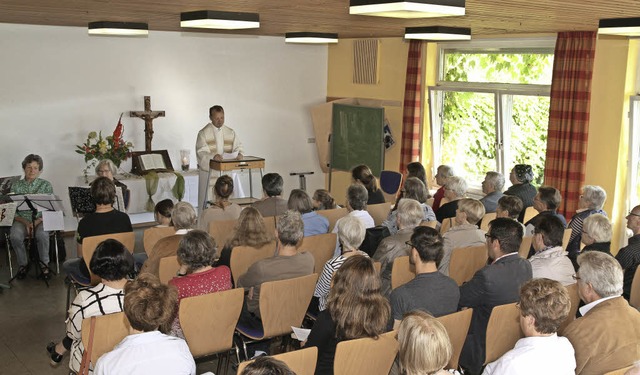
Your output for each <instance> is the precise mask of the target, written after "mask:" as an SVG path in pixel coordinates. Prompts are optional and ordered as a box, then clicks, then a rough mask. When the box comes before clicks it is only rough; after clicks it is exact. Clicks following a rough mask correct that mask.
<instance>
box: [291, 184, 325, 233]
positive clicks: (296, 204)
mask: <svg viewBox="0 0 640 375" xmlns="http://www.w3.org/2000/svg"><path fill="white" fill-rule="evenodd" d="M287 206H288V207H289V209H290V210H294V211H298V212H300V215H302V222H303V223H304V236H305V237H308V236H314V235H316V234H325V233H327V232H329V219H327V218H326V217H324V216H322V215H320V214H319V213H317V212H315V211H314V210H313V203H312V202H311V198H309V195H308V194H307V192H306V191H304V190H300V189H293V190H291V195H289V201H288V202H287Z"/></svg>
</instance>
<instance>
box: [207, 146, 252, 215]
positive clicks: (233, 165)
mask: <svg viewBox="0 0 640 375" xmlns="http://www.w3.org/2000/svg"><path fill="white" fill-rule="evenodd" d="M264 164H265V161H264V158H260V157H257V156H245V157H243V159H242V160H237V159H230V160H220V161H218V160H213V159H211V160H210V161H209V174H208V176H207V189H206V190H205V193H204V202H202V207H204V208H206V207H207V201H208V200H209V197H208V195H209V184H210V183H211V171H218V172H219V176H222V172H229V171H237V170H243V169H248V170H249V199H248V201H247V202H237V203H239V204H242V203H252V200H253V199H254V197H253V179H252V177H251V170H252V169H260V178H262V170H263V169H264ZM256 199H257V198H256ZM235 201H237V199H236V200H235Z"/></svg>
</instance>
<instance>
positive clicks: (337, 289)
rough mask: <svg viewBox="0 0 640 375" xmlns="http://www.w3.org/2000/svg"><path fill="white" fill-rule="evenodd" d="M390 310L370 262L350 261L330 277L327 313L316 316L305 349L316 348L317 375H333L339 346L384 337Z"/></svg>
mask: <svg viewBox="0 0 640 375" xmlns="http://www.w3.org/2000/svg"><path fill="white" fill-rule="evenodd" d="M390 311H391V309H390V307H389V301H387V299H386V298H384V296H382V294H381V293H380V277H379V276H378V272H376V270H375V268H374V267H373V262H372V261H371V259H369V258H367V257H364V256H361V255H355V256H352V257H349V259H347V260H346V261H345V262H344V263H343V264H342V266H341V267H340V269H338V271H336V273H335V275H334V277H333V286H332V287H331V291H330V292H329V300H328V301H327V309H326V310H324V311H323V312H321V313H320V314H319V315H318V319H317V320H316V323H315V324H314V326H313V329H311V333H310V334H309V338H308V340H307V342H306V343H305V345H304V346H307V347H310V346H316V347H317V348H318V361H317V363H316V371H315V373H316V375H324V374H333V360H334V357H335V354H336V346H337V345H338V342H340V341H345V340H352V339H359V338H363V337H371V338H377V337H378V336H379V335H380V334H382V333H384V331H385V328H386V326H387V322H388V321H389V316H390V313H391V312H390Z"/></svg>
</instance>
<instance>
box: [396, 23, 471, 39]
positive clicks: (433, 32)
mask: <svg viewBox="0 0 640 375" xmlns="http://www.w3.org/2000/svg"><path fill="white" fill-rule="evenodd" d="M404 38H405V39H421V40H471V29H469V28H467V27H447V26H427V27H407V28H406V29H405V31H404Z"/></svg>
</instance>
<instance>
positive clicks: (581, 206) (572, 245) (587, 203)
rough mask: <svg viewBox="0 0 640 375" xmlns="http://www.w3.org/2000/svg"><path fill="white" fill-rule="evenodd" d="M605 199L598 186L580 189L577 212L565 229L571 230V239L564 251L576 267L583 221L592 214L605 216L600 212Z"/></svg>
mask: <svg viewBox="0 0 640 375" xmlns="http://www.w3.org/2000/svg"><path fill="white" fill-rule="evenodd" d="M606 199H607V192H606V191H604V189H603V188H601V187H600V186H596V185H585V186H583V187H582V194H580V200H579V201H578V210H577V211H576V214H575V215H573V218H572V219H571V221H570V222H569V225H568V226H567V228H569V229H571V237H570V238H569V244H568V245H567V249H566V250H567V252H569V258H570V259H571V261H572V262H573V263H574V265H577V263H576V258H577V257H578V254H579V253H580V242H581V241H582V226H583V223H584V221H585V219H587V218H588V217H589V216H591V215H593V214H601V215H604V216H607V213H606V212H604V211H603V210H602V206H603V205H604V202H605V200H606Z"/></svg>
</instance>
